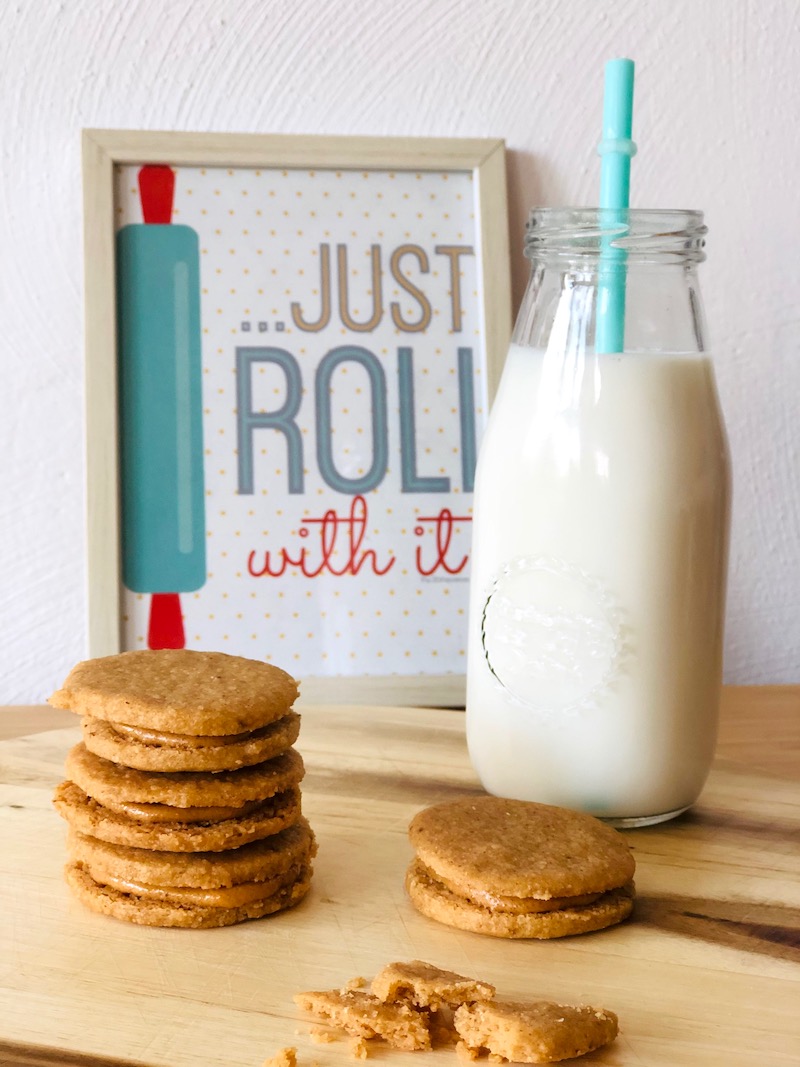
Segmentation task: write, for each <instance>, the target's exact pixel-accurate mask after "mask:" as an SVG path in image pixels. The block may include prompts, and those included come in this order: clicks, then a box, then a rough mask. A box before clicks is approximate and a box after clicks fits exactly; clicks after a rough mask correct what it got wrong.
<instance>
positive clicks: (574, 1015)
mask: <svg viewBox="0 0 800 1067" xmlns="http://www.w3.org/2000/svg"><path fill="white" fill-rule="evenodd" d="M455 1028H456V1030H457V1031H458V1033H459V1035H460V1037H461V1039H462V1041H463V1042H464V1044H465V1046H466V1049H469V1050H479V1049H486V1050H487V1051H488V1052H489V1053H490V1055H495V1056H501V1057H502V1058H503V1059H506V1060H513V1061H515V1062H517V1063H552V1062H554V1061H557V1060H566V1059H570V1058H571V1057H573V1056H583V1055H584V1054H585V1053H587V1052H592V1051H593V1050H594V1049H598V1048H602V1046H603V1045H607V1044H609V1043H610V1042H611V1041H613V1040H614V1038H615V1037H616V1036H617V1030H618V1023H617V1017H616V1015H615V1014H614V1013H613V1012H611V1011H602V1010H600V1009H597V1008H590V1007H580V1008H579V1007H573V1006H571V1005H566V1004H554V1003H551V1002H550V1001H534V1002H532V1003H521V1002H511V1003H506V1004H502V1003H498V1002H497V1001H481V1002H479V1003H476V1004H464V1005H462V1006H461V1007H460V1008H458V1009H457V1010H456V1013H455ZM464 1051H466V1050H464Z"/></svg>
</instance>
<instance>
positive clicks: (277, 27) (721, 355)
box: [0, 0, 800, 702]
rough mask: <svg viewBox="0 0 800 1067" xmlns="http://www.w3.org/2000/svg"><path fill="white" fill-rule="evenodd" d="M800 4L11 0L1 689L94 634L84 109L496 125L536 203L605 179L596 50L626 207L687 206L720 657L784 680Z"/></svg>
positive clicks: (799, 232)
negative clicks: (723, 611) (723, 573)
mask: <svg viewBox="0 0 800 1067" xmlns="http://www.w3.org/2000/svg"><path fill="white" fill-rule="evenodd" d="M799 11H800V9H799V8H798V5H797V4H796V3H794V2H793V0H703V2H702V3H701V2H698V0H672V2H670V3H666V2H665V0H616V2H607V0H561V2H560V3H555V2H553V0H549V2H545V0H481V2H480V3H474V2H472V0H404V2H403V3H401V4H398V3H395V2H394V0H392V2H388V0H374V2H373V3H371V4H369V3H362V2H356V0H124V2H122V0H61V2H57V0H17V2H16V3H13V2H5V3H3V4H2V5H0V100H2V118H0V121H1V122H2V134H0V152H2V160H3V165H2V179H1V180H0V220H2V221H1V222H0V233H2V244H0V272H1V273H0V329H1V330H2V333H0V370H1V371H2V379H1V380H2V389H0V625H1V629H0V701H2V702H29V701H37V700H40V699H42V698H43V697H44V696H45V695H46V694H47V693H48V692H50V691H52V689H53V688H54V687H55V685H56V684H57V683H58V682H59V681H60V680H61V678H62V676H63V675H64V673H65V672H66V671H67V670H68V669H69V667H70V666H71V665H72V664H73V662H74V661H76V660H77V659H79V658H82V657H83V656H84V655H85V652H86V600H85V592H84V585H85V574H86V565H85V558H84V557H85V541H84V490H83V477H84V465H83V442H82V434H83V407H82V405H83V386H82V375H83V355H82V339H81V329H82V269H83V265H82V257H81V239H82V238H81V216H80V204H81V184H80V161H79V142H80V130H81V128H82V127H85V126H106V127H131V128H139V129H146V128H151V129H178V130H189V129H192V130H234V131H258V132H283V133H338V134H379V135H384V134H420V135H439V136H494V137H504V138H505V139H506V142H507V144H508V148H509V171H510V194H511V204H512V208H511V215H512V218H511V225H512V236H513V247H514V250H515V262H514V275H515V297H516V299H518V298H519V296H520V293H521V290H522V287H523V285H524V280H525V269H524V263H523V260H522V257H521V255H520V254H519V248H520V239H519V238H520V234H521V229H522V223H523V219H524V217H525V213H526V210H527V208H528V206H529V205H531V204H534V203H536V204H544V205H556V204H563V203H575V204H592V203H594V202H595V200H596V188H597V175H598V169H597V162H596V157H595V155H594V152H593V149H594V145H595V143H596V141H597V138H598V122H599V106H600V94H601V90H602V64H603V62H604V60H606V59H608V58H611V57H612V56H614V55H623V54H627V55H630V56H632V57H633V58H634V59H635V60H636V61H637V71H638V73H637V99H636V109H635V119H634V126H635V129H634V136H635V137H636V139H637V140H638V141H639V144H640V154H639V156H638V157H637V159H636V160H635V162H634V177H633V190H634V192H633V203H634V206H640V207H645V206H650V207H653V206H659V207H700V208H704V209H705V210H706V212H707V218H708V223H709V226H710V230H711V232H710V239H709V261H708V263H707V264H706V265H705V267H704V268H702V270H703V283H704V289H705V294H706V303H707V311H708V318H709V323H710V327H711V335H712V340H713V344H714V349H715V352H716V356H717V370H718V378H719V383H720V391H721V394H722V400H723V404H724V408H725V412H726V417H727V422H728V427H729V432H730V438H731V446H732V451H733V458H734V463H735V513H734V531H733V558H732V567H731V583H730V596H729V617H728V640H727V660H726V676H727V679H728V680H729V681H732V682H790V681H800V664H799V663H798V658H799V657H798V653H797V650H798V649H799V648H800V617H799V614H800V558H798V557H799V555H800V553H798V535H799V534H800V507H799V506H798V488H799V487H798V459H799V456H798V452H799V451H800V449H799V448H798V445H799V444H800V419H799V418H798V412H799V407H800V405H798V395H799V394H800V351H798V347H799V346H798V336H800V301H799V300H798V238H799V237H800V196H799V195H798V191H797V190H798V174H800V122H798V118H797V117H798V115H800V74H798V71H800V16H799V15H798V12H799Z"/></svg>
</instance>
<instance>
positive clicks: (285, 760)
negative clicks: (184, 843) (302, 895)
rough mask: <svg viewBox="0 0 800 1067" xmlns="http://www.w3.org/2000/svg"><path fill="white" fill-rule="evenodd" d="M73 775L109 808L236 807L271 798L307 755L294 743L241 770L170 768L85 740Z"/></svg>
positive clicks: (293, 780) (298, 774)
mask: <svg viewBox="0 0 800 1067" xmlns="http://www.w3.org/2000/svg"><path fill="white" fill-rule="evenodd" d="M66 769H67V775H68V777H69V778H70V779H71V780H72V781H73V782H75V784H76V785H79V786H80V787H81V789H82V790H83V791H84V793H86V794H87V795H88V796H90V797H92V798H93V799H94V800H97V801H99V802H100V803H101V804H103V805H105V806H106V807H113V805H114V802H115V801H120V800H123V801H128V802H129V803H133V804H137V803H138V804H168V805H170V806H172V807H176V808H192V807H198V806H200V807H207V806H213V807H219V806H230V807H237V806H239V805H241V804H245V803H247V801H249V800H266V799H267V798H268V797H271V796H274V795H275V794H276V793H281V792H283V791H284V790H286V789H289V788H291V787H292V786H295V785H297V784H298V783H299V782H300V781H301V780H302V778H303V774H304V767H303V760H302V757H301V756H300V754H299V753H298V752H296V751H295V750H294V749H293V748H290V749H289V750H288V751H287V752H284V753H282V754H281V755H280V756H275V757H274V759H271V760H267V761H266V762H265V763H257V764H256V765H255V766H253V767H242V768H240V769H239V770H238V771H216V772H214V771H167V772H164V773H155V772H153V771H140V770H136V769H134V768H131V767H123V766H122V765H121V764H119V763H112V762H111V760H107V759H103V757H102V756H96V755H95V754H94V752H90V751H89V750H88V749H87V748H86V745H85V744H84V743H83V742H82V741H81V742H80V743H79V744H77V745H75V747H74V748H72V749H70V751H69V753H68V754H67V760H66Z"/></svg>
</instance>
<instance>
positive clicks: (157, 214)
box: [139, 165, 186, 648]
mask: <svg viewBox="0 0 800 1067" xmlns="http://www.w3.org/2000/svg"><path fill="white" fill-rule="evenodd" d="M174 195H175V171H174V170H173V169H172V167H165V166H157V165H151V166H145V167H142V168H141V170H140V171H139V199H140V200H141V202H142V215H143V216H144V221H145V222H146V223H147V224H148V225H151V226H153V225H166V224H168V223H170V222H171V221H172V201H173V197H174ZM147 644H148V647H149V648H185V647H186V634H185V632H184V628H183V613H182V611H181V598H180V596H179V595H178V593H153V595H152V598H151V600H150V622H149V626H148V629H147Z"/></svg>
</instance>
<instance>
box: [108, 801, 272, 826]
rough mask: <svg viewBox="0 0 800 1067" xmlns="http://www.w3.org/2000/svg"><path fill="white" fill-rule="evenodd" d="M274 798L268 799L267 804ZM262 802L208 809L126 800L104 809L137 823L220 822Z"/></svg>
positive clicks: (250, 809)
mask: <svg viewBox="0 0 800 1067" xmlns="http://www.w3.org/2000/svg"><path fill="white" fill-rule="evenodd" d="M273 799H274V798H272V797H271V798H270V801H269V803H271V802H272V801H273ZM265 803H267V802H265V801H263V800H250V801H248V802H247V803H246V804H242V805H241V807H238V808H229V807H222V806H220V807H209V808H201V807H197V808H174V807H172V806H171V805H170V804H136V803H133V802H132V801H127V800H115V801H114V802H113V803H112V804H109V803H107V804H106V805H105V807H107V808H111V810H112V811H116V812H118V813H119V814H121V815H127V816H128V818H130V819H136V820H137V821H139V822H149V823H167V822H190V823H195V822H222V820H223V819H237V818H241V817H242V816H243V815H249V814H250V813H251V812H253V811H256V809H257V808H260V807H262V806H263V805H264V804H265Z"/></svg>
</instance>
